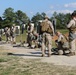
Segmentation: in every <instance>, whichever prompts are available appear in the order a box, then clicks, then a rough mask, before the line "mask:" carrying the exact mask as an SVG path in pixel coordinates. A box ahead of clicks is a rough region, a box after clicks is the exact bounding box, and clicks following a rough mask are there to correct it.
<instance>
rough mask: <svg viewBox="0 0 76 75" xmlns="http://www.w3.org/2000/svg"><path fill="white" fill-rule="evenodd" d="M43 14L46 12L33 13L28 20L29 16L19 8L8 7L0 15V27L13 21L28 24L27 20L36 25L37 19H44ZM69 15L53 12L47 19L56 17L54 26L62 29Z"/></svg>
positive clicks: (9, 24) (17, 23)
mask: <svg viewBox="0 0 76 75" xmlns="http://www.w3.org/2000/svg"><path fill="white" fill-rule="evenodd" d="M74 12H76V10H74ZM45 15H46V13H44V12H42V13H39V12H37V13H36V14H35V15H33V17H32V18H31V20H30V18H29V17H28V15H27V14H26V13H25V12H23V11H21V10H17V11H16V12H14V9H13V8H11V7H9V8H7V9H5V11H4V13H3V15H2V16H0V28H4V27H6V26H8V27H11V26H12V24H14V23H15V24H16V25H22V24H28V22H29V21H32V22H34V24H35V26H36V25H37V24H38V21H39V20H43V19H44V16H45ZM70 15H71V14H70V13H67V14H64V13H57V12H54V13H53V15H52V16H51V17H50V18H49V20H50V21H52V20H53V18H56V28H57V29H64V28H66V24H67V23H68V22H69V21H70V19H71V16H70Z"/></svg>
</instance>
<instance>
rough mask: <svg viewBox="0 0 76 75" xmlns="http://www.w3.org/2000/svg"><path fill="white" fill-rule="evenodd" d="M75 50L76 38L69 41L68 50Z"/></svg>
mask: <svg viewBox="0 0 76 75" xmlns="http://www.w3.org/2000/svg"><path fill="white" fill-rule="evenodd" d="M75 51H76V39H74V40H72V41H70V52H75Z"/></svg>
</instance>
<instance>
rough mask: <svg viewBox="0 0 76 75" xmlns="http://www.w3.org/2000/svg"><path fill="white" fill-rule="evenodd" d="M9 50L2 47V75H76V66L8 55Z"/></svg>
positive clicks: (0, 62)
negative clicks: (59, 64)
mask: <svg viewBox="0 0 76 75" xmlns="http://www.w3.org/2000/svg"><path fill="white" fill-rule="evenodd" d="M8 51H9V50H5V49H3V47H0V75H76V67H67V66H58V65H53V64H50V63H44V62H40V59H23V58H21V57H18V56H14V55H8ZM50 60H51V59H50Z"/></svg>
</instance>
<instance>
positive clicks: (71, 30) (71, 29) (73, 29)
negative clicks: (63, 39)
mask: <svg viewBox="0 0 76 75" xmlns="http://www.w3.org/2000/svg"><path fill="white" fill-rule="evenodd" d="M74 21H75V20H74ZM75 31H76V21H75V26H73V25H72V26H71V27H70V32H72V33H74V32H75Z"/></svg>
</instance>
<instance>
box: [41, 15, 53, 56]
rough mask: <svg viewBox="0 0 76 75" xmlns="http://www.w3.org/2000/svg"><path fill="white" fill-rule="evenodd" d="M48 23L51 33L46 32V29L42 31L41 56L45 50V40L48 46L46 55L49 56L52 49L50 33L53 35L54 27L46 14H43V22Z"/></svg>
mask: <svg viewBox="0 0 76 75" xmlns="http://www.w3.org/2000/svg"><path fill="white" fill-rule="evenodd" d="M46 21H47V23H48V25H49V27H50V28H51V29H52V33H48V32H47V31H44V32H43V31H42V47H41V50H42V57H44V56H45V50H46V42H47V47H48V57H50V56H51V49H52V35H54V28H53V25H52V22H50V21H49V18H48V16H45V20H43V22H46ZM44 28H47V27H44Z"/></svg>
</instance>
